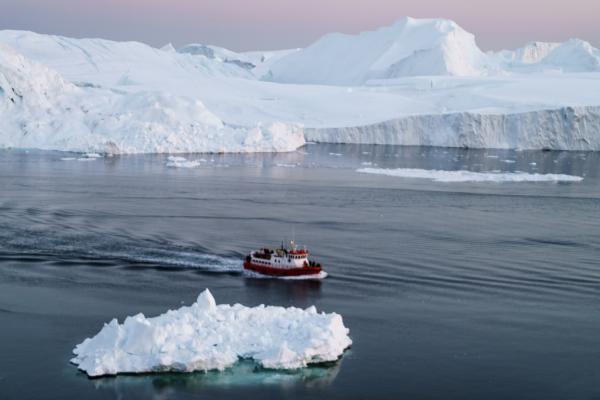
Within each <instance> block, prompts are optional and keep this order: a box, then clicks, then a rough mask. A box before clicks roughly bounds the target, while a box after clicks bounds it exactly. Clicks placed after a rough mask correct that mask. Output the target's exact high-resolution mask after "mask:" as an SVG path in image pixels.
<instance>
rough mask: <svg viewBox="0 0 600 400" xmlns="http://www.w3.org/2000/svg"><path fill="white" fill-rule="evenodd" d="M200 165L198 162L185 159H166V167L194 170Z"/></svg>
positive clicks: (175, 157)
mask: <svg viewBox="0 0 600 400" xmlns="http://www.w3.org/2000/svg"><path fill="white" fill-rule="evenodd" d="M200 164H201V162H200V161H199V160H188V159H187V158H185V157H177V156H170V157H169V158H167V167H172V168H196V167H199V166H200Z"/></svg>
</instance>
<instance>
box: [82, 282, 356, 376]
mask: <svg viewBox="0 0 600 400" xmlns="http://www.w3.org/2000/svg"><path fill="white" fill-rule="evenodd" d="M348 333H349V330H348V329H347V328H346V327H345V326H344V323H343V320H342V317H341V316H340V315H339V314H336V313H331V314H326V313H318V312H317V310H316V309H315V307H314V306H313V307H309V308H307V309H306V310H303V309H299V308H295V307H290V308H284V307H274V306H267V307H265V306H264V305H260V306H258V307H245V306H243V305H240V304H235V305H227V304H221V305H217V304H216V302H215V299H214V298H213V296H212V295H211V293H210V291H209V290H208V289H207V290H205V291H204V292H202V293H201V294H200V295H199V296H198V300H197V301H196V302H195V303H194V304H192V305H191V306H189V307H182V308H180V309H178V310H171V311H168V312H167V313H165V314H162V315H159V316H158V317H154V318H146V317H145V316H144V315H143V314H137V315H135V316H132V317H127V318H126V319H125V322H124V323H123V324H119V323H118V321H117V320H116V319H113V320H112V321H111V322H109V323H108V324H105V325H104V327H103V328H102V330H101V331H100V332H99V333H98V334H96V336H94V337H92V338H88V339H85V340H84V341H83V342H82V343H80V344H79V345H77V346H76V347H75V349H74V350H73V352H74V354H75V357H74V358H73V359H72V360H71V362H72V363H74V364H76V365H77V366H78V367H79V369H81V370H83V371H85V372H86V373H87V374H88V375H89V376H91V377H97V376H102V375H115V374H119V373H144V372H166V371H174V372H192V371H209V370H224V369H226V368H228V367H231V366H232V365H234V364H235V363H236V362H237V361H238V360H240V359H254V360H255V361H256V362H257V363H258V364H259V365H261V366H262V367H264V368H268V369H297V368H302V367H306V366H307V365H309V364H317V363H324V362H331V361H335V360H337V359H338V358H339V357H340V356H341V355H342V353H343V352H344V350H345V349H346V348H348V347H349V346H350V345H351V344H352V340H351V339H350V337H349V336H348Z"/></svg>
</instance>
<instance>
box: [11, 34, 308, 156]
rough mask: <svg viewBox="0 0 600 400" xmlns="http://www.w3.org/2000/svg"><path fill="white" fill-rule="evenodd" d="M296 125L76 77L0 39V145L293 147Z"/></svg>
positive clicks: (123, 149) (107, 149) (144, 149)
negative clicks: (235, 117) (231, 118)
mask: <svg viewBox="0 0 600 400" xmlns="http://www.w3.org/2000/svg"><path fill="white" fill-rule="evenodd" d="M303 144H304V135H303V131H302V128H301V126H299V125H297V124H286V123H283V122H272V123H268V124H261V123H257V124H255V125H254V126H242V125H234V124H228V123H225V122H224V121H222V120H221V119H220V118H219V117H217V116H216V115H215V114H214V113H212V112H210V111H209V110H208V109H207V108H206V107H205V106H204V104H203V103H202V102H200V101H199V100H194V99H190V98H188V97H185V96H178V95H173V94H170V93H168V92H163V91H160V92H159V91H149V90H139V91H133V92H127V91H116V90H114V89H113V90H111V89H107V88H103V87H100V86H94V85H93V84H85V85H75V84H73V83H71V82H69V81H67V80H65V79H64V78H63V77H62V76H61V75H60V74H59V73H57V72H56V71H54V70H52V69H50V68H48V67H46V66H45V65H43V64H40V63H38V62H35V61H31V60H29V59H27V58H25V57H23V56H22V55H20V54H19V53H17V52H16V51H14V50H13V49H11V48H10V47H8V46H5V45H3V44H1V43H0V148H1V147H8V148H10V147H15V148H37V149H43V150H65V151H79V152H100V153H110V154H123V153H191V152H272V151H292V150H295V149H297V148H298V147H299V146H302V145H303Z"/></svg>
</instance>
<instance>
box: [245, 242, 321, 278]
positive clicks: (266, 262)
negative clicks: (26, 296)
mask: <svg viewBox="0 0 600 400" xmlns="http://www.w3.org/2000/svg"><path fill="white" fill-rule="evenodd" d="M308 255H309V253H308V250H306V249H305V248H304V249H297V248H296V245H295V244H294V242H293V241H292V242H290V248H289V249H288V248H285V247H284V246H283V244H282V245H281V247H280V248H278V249H275V250H272V249H268V248H264V249H260V250H258V251H253V252H251V253H250V254H248V255H247V256H246V259H245V261H244V269H246V270H249V271H254V272H258V273H259V274H263V275H269V276H283V277H286V276H288V277H292V276H296V277H300V276H315V277H316V276H319V275H323V274H324V272H323V269H322V268H321V264H319V263H317V262H315V261H312V260H309V259H308Z"/></svg>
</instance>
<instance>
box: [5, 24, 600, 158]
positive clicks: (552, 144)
mask: <svg viewBox="0 0 600 400" xmlns="http://www.w3.org/2000/svg"><path fill="white" fill-rule="evenodd" d="M13 49H14V50H13ZM339 54H344V55H345V56H344V57H338V55H339ZM599 77H600V50H598V49H596V48H594V47H593V46H592V45H591V44H590V43H588V42H585V41H583V40H578V39H573V40H569V41H566V42H564V43H542V42H536V43H530V44H528V45H526V46H525V47H523V48H521V49H517V50H514V51H510V50H504V51H501V52H487V53H484V52H483V51H482V50H481V49H479V47H478V46H477V44H476V41H475V38H474V36H473V35H472V34H471V33H469V32H466V31H465V30H464V29H462V28H461V27H460V26H458V25H457V24H456V23H454V22H452V21H449V20H444V19H423V20H418V19H412V18H405V19H402V20H400V21H398V22H397V23H395V24H393V25H391V26H389V27H383V28H381V29H378V30H375V31H372V32H363V33H361V34H357V35H343V34H329V35H326V36H325V37H323V38H321V39H319V40H318V41H317V42H315V43H314V44H312V45H310V46H308V47H307V48H305V49H292V50H282V51H274V52H247V53H236V52H233V51H230V50H227V49H223V48H219V47H216V46H208V45H204V44H192V45H188V46H185V47H183V48H181V49H179V50H178V51H176V50H174V49H173V47H172V46H167V47H166V48H163V49H156V48H153V47H151V46H148V45H145V44H143V43H136V42H113V41H109V40H102V39H71V38H65V37H60V36H52V35H40V34H36V33H32V32H21V31H0V148H1V147H12V148H37V149H45V150H50V149H52V150H64V151H77V152H98V153H103V154H104V153H112V154H116V153H172V154H175V153H195V152H274V151H293V150H296V149H297V148H299V147H300V146H302V145H303V144H304V143H305V142H306V141H312V142H328V143H365V144H366V143H368V144H390V145H419V146H444V147H468V148H502V149H532V150H534V149H535V150H539V149H554V150H585V151H588V150H594V151H599V150H600V135H599V134H598V132H600V106H599V104H600V79H599Z"/></svg>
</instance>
